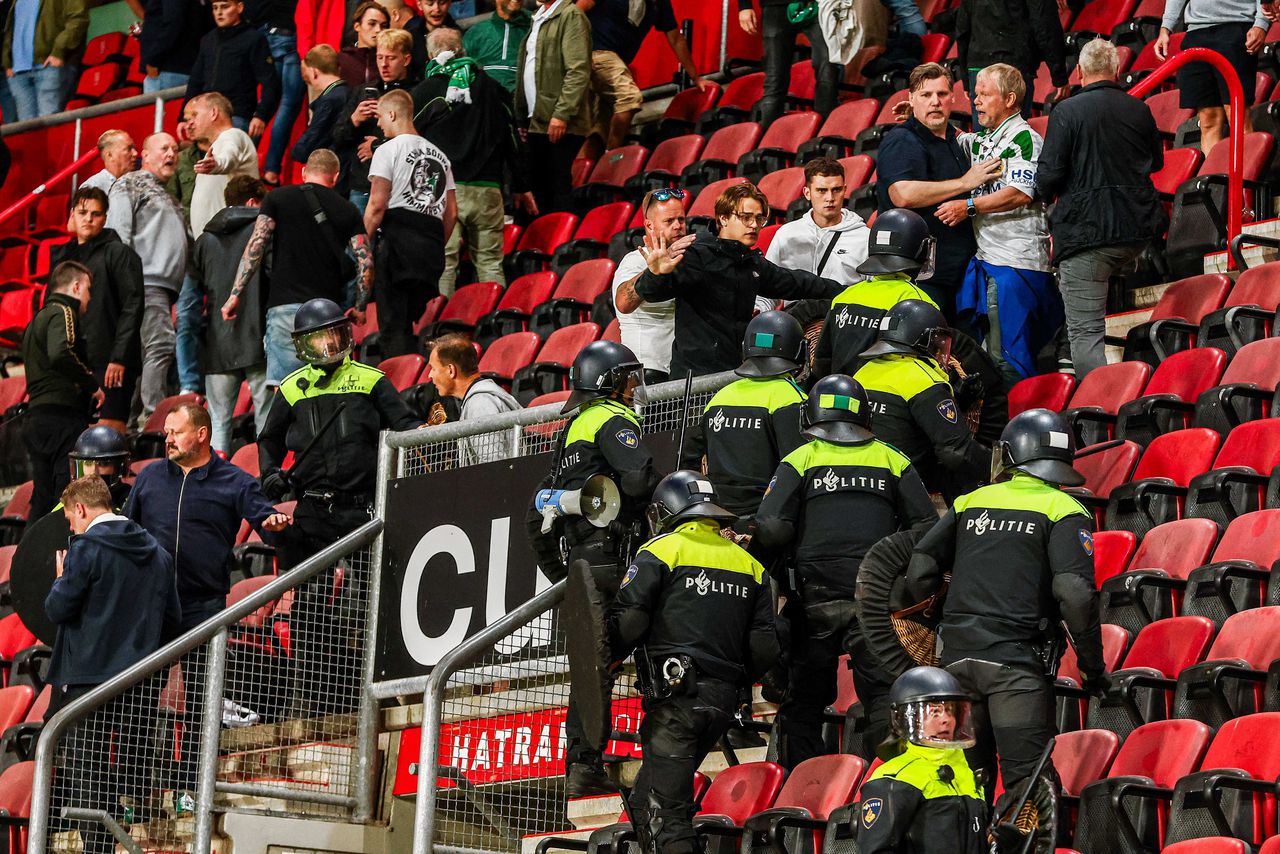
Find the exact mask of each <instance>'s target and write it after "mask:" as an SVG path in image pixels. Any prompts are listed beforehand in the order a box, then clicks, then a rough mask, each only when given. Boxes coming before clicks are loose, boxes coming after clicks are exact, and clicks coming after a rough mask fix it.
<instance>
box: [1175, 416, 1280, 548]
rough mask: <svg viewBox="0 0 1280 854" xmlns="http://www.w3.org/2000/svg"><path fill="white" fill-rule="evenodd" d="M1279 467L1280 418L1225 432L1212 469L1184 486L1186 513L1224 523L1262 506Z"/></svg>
mask: <svg viewBox="0 0 1280 854" xmlns="http://www.w3.org/2000/svg"><path fill="white" fill-rule="evenodd" d="M1276 466H1280V419H1274V418H1268V419H1264V420H1261V421H1250V422H1248V423H1245V424H1241V425H1240V426H1239V427H1237V428H1235V429H1234V430H1232V431H1231V432H1230V433H1229V434H1227V438H1226V441H1224V442H1223V443H1222V449H1221V450H1219V451H1218V456H1217V457H1215V458H1214V461H1213V468H1212V469H1210V470H1209V471H1207V472H1205V473H1204V474H1201V475H1199V476H1197V477H1196V478H1194V479H1193V480H1192V481H1191V483H1190V485H1189V486H1188V489H1187V507H1186V514H1187V515H1188V516H1200V517H1203V518H1206V519H1213V520H1214V521H1216V522H1218V523H1219V524H1220V525H1224V526H1225V525H1226V524H1227V523H1229V522H1230V521H1231V520H1232V519H1234V518H1235V517H1237V516H1239V515H1241V514H1242V513H1248V512H1249V511H1251V510H1256V509H1257V508H1259V507H1261V506H1262V498H1263V493H1264V491H1266V490H1267V487H1268V482H1267V481H1268V478H1269V477H1270V476H1271V473H1272V471H1273V470H1274V469H1275V468H1276Z"/></svg>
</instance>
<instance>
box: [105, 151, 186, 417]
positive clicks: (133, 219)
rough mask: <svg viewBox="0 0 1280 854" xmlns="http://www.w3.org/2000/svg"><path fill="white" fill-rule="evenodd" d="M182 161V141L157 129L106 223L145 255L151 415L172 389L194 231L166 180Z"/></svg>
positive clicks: (146, 399) (118, 188)
mask: <svg viewBox="0 0 1280 854" xmlns="http://www.w3.org/2000/svg"><path fill="white" fill-rule="evenodd" d="M177 165H178V143H177V140H175V139H174V138H173V137H172V136H170V135H169V134H167V133H156V134H152V135H151V136H149V137H147V138H146V140H145V141H144V142H143V143H142V168H141V169H139V170H138V171H137V172H130V173H129V174H128V175H125V176H124V177H122V178H120V179H119V180H118V181H116V183H115V184H114V185H113V186H112V187H111V194H110V196H109V199H110V202H111V206H110V208H109V210H108V213H107V227H108V228H112V229H115V232H116V234H118V235H119V236H120V239H121V240H123V241H124V242H125V245H127V246H129V247H131V248H132V249H133V251H135V252H137V253H138V255H139V257H141V258H142V284H143V308H142V361H143V364H142V409H143V414H144V415H150V414H151V412H152V411H153V410H154V409H155V408H156V405H157V404H158V403H159V402H160V401H161V400H163V399H164V398H165V397H166V396H167V395H168V394H169V368H170V367H171V366H172V365H173V358H174V357H173V348H174V340H175V333H174V328H173V314H172V309H173V301H174V300H175V299H176V298H177V296H178V291H179V289H180V288H181V287H182V279H183V277H184V276H185V275H186V272H187V250H188V247H189V245H190V241H191V236H190V234H189V233H188V231H187V221H186V217H185V216H184V215H183V213H182V208H181V207H180V206H179V205H178V203H177V201H175V200H174V198H173V197H172V196H170V195H169V194H168V193H167V192H165V189H164V185H165V182H166V181H168V180H169V179H170V178H172V177H173V173H174V172H175V171H176V169H177Z"/></svg>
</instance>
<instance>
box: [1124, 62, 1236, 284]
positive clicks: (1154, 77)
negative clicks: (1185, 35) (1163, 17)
mask: <svg viewBox="0 0 1280 854" xmlns="http://www.w3.org/2000/svg"><path fill="white" fill-rule="evenodd" d="M1192 62H1207V63H1208V64H1209V65H1211V66H1213V68H1214V70H1215V71H1217V72H1218V73H1219V74H1221V75H1222V79H1223V80H1225V81H1227V100H1228V106H1229V107H1230V108H1231V115H1232V116H1233V117H1239V116H1243V115H1244V114H1245V109H1246V107H1245V103H1244V86H1243V85H1242V83H1241V80H1240V75H1238V74H1236V72H1235V69H1234V68H1233V67H1232V66H1231V63H1230V62H1227V60H1226V58H1224V57H1223V56H1222V54H1220V53H1218V52H1217V51H1214V50H1209V49H1208V48H1205V47H1189V48H1187V49H1186V50H1184V51H1182V52H1181V53H1179V54H1178V55H1177V56H1171V57H1169V58H1168V59H1166V60H1165V61H1164V62H1162V63H1160V64H1159V65H1157V66H1156V67H1155V69H1154V70H1153V71H1152V72H1151V73H1150V74H1148V75H1147V76H1146V77H1144V78H1142V79H1141V80H1140V81H1138V82H1137V83H1136V84H1134V85H1133V86H1132V87H1131V88H1130V89H1129V94H1130V95H1132V96H1133V97H1135V98H1144V97H1146V96H1147V95H1149V94H1151V92H1152V91H1154V90H1155V88H1156V87H1157V86H1159V85H1160V84H1161V83H1163V82H1164V81H1165V80H1168V79H1169V78H1170V77H1172V76H1173V75H1174V74H1175V73H1177V71H1178V69H1180V68H1182V66H1184V65H1188V64H1190V63H1192ZM1229 138H1230V140H1231V163H1230V165H1229V167H1228V169H1227V240H1229V241H1230V240H1234V239H1235V237H1236V235H1238V234H1240V233H1241V232H1242V231H1243V230H1244V122H1243V121H1234V120H1233V121H1232V122H1231V136H1230V137H1229ZM1227 269H1228V270H1234V269H1235V258H1234V257H1232V256H1231V255H1228V256H1227Z"/></svg>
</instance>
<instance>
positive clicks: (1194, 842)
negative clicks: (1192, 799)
mask: <svg viewBox="0 0 1280 854" xmlns="http://www.w3.org/2000/svg"><path fill="white" fill-rule="evenodd" d="M1251 850H1252V849H1251V848H1250V847H1249V846H1248V845H1245V844H1244V842H1242V841H1241V840H1239V839H1231V838H1229V837H1226V836H1204V837H1198V838H1196V839H1187V840H1184V841H1182V842H1175V843H1174V844H1173V845H1167V846H1165V847H1164V848H1162V849H1161V850H1160V854H1250V851H1251Z"/></svg>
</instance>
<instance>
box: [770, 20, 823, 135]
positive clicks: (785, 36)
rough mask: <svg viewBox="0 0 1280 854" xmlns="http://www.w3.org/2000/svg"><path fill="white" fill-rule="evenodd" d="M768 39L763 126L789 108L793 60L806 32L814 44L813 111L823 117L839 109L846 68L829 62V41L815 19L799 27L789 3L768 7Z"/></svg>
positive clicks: (811, 43)
mask: <svg viewBox="0 0 1280 854" xmlns="http://www.w3.org/2000/svg"><path fill="white" fill-rule="evenodd" d="M760 14H761V31H762V33H763V37H764V97H763V98H761V99H760V115H761V123H762V124H763V125H764V126H765V127H768V126H769V125H770V124H771V123H772V122H773V120H774V119H776V118H778V116H780V115H782V113H783V112H784V111H785V109H786V98H787V89H788V88H789V87H790V85H791V61H792V56H793V54H794V52H795V47H796V36H797V35H798V34H799V33H804V34H805V35H806V36H808V37H809V43H810V45H812V48H813V53H812V62H813V72H814V76H815V77H816V78H817V86H816V88H815V89H814V93H813V108H814V109H815V110H817V111H818V112H819V113H821V114H822V115H824V116H825V115H826V114H827V113H829V112H831V111H832V110H833V109H835V106H836V94H837V87H838V86H839V84H840V75H841V73H843V71H844V68H843V67H842V66H839V65H836V64H835V63H832V62H828V61H827V42H826V40H825V39H823V37H822V27H821V26H820V25H819V24H818V19H817V18H816V17H815V18H814V19H813V20H812V21H810V22H809V24H808V25H807V26H804V27H797V26H794V25H793V24H792V23H791V22H790V21H788V20H787V7H786V4H783V5H781V6H765V7H764V8H763V9H762V10H761V13H760Z"/></svg>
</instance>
